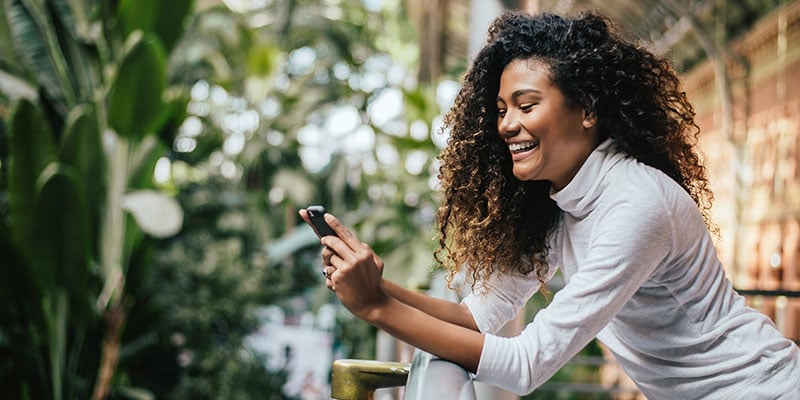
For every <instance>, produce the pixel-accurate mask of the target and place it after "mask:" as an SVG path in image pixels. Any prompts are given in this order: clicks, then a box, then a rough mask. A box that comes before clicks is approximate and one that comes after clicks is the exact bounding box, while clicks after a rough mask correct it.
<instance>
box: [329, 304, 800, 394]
mask: <svg viewBox="0 0 800 400" xmlns="http://www.w3.org/2000/svg"><path fill="white" fill-rule="evenodd" d="M735 290H736V291H737V292H738V293H739V294H741V295H743V296H746V297H751V298H755V297H768V298H769V297H774V298H779V297H785V298H791V299H796V298H800V291H792V290H783V289H779V290H763V289H735ZM584 358H586V357H584ZM590 358H591V360H590V359H589V358H586V359H580V358H576V359H575V360H572V361H571V362H573V363H577V364H591V365H599V366H602V365H601V364H606V363H607V362H608V360H604V359H603V358H602V357H590ZM398 386H405V388H404V390H403V400H423V399H456V400H475V398H476V397H475V388H474V385H473V380H472V377H471V376H470V374H469V373H468V372H467V371H466V370H464V369H463V368H461V367H460V366H458V365H457V364H454V363H452V362H449V361H446V360H442V359H439V358H436V357H434V356H432V355H431V354H428V353H426V352H423V351H421V350H416V351H415V352H414V357H413V359H412V362H411V364H408V363H399V362H386V361H372V360H353V359H344V360H336V361H334V363H333V374H332V380H331V398H332V399H335V400H372V399H373V398H374V394H375V390H376V389H380V388H388V387H398ZM540 390H542V391H555V392H560V391H568V392H579V393H609V394H611V393H616V394H622V393H626V394H630V389H628V388H623V387H618V386H611V387H608V386H605V385H601V384H598V383H580V382H548V383H545V384H544V385H543V386H542V387H541V388H540Z"/></svg>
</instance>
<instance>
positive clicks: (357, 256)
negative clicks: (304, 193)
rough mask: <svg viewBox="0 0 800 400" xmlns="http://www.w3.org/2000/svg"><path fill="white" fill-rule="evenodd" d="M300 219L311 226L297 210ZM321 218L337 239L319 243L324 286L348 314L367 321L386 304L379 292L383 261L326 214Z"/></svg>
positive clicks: (301, 212) (325, 239)
mask: <svg viewBox="0 0 800 400" xmlns="http://www.w3.org/2000/svg"><path fill="white" fill-rule="evenodd" d="M300 216H301V217H302V218H303V219H304V220H305V221H306V223H309V224H310V220H309V219H308V214H307V213H306V212H305V210H300ZM324 217H325V221H326V222H327V223H328V225H330V227H331V229H333V231H334V232H336V234H337V236H338V237H337V236H325V237H323V238H321V239H320V241H321V243H322V244H323V245H324V248H323V250H322V265H323V274H324V275H325V276H326V280H325V284H326V286H327V287H328V288H329V289H331V290H333V291H334V292H335V293H336V296H337V297H338V298H339V300H340V301H341V302H342V304H343V305H344V306H345V307H346V308H347V309H348V310H350V312H352V313H353V314H354V315H356V316H357V317H359V318H362V319H368V318H369V316H370V314H371V313H372V312H373V311H375V310H377V309H378V308H379V307H380V306H382V305H383V304H385V303H386V301H387V300H388V297H387V295H386V294H385V293H384V292H383V289H382V274H383V261H382V260H381V259H380V258H379V257H378V256H377V255H376V254H375V252H374V251H372V249H371V248H370V247H369V245H367V244H366V243H362V242H361V241H360V240H358V238H357V237H356V236H355V234H353V232H351V231H350V230H349V229H347V228H346V227H345V226H344V225H342V223H341V222H339V220H338V219H336V217H334V216H333V215H331V214H329V213H326V214H325V216H324Z"/></svg>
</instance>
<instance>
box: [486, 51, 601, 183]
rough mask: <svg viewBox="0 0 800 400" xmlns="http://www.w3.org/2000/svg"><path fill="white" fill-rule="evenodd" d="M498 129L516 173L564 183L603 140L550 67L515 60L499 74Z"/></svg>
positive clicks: (590, 116)
mask: <svg viewBox="0 0 800 400" xmlns="http://www.w3.org/2000/svg"><path fill="white" fill-rule="evenodd" d="M497 110H498V116H497V131H498V132H499V133H500V137H501V138H503V140H505V142H506V143H507V144H508V149H509V151H510V152H511V158H512V160H513V161H514V176H515V177H516V178H517V179H519V180H521V181H532V180H546V181H550V182H551V183H552V184H553V188H554V189H555V190H561V189H563V188H564V186H566V185H567V184H568V183H569V182H570V181H571V180H572V178H573V177H574V176H575V174H576V173H577V172H578V170H579V169H580V167H581V165H583V162H584V161H586V158H587V157H589V154H590V153H591V152H592V150H593V149H594V148H595V147H596V146H597V144H598V143H599V137H598V136H599V135H598V133H597V129H596V122H597V120H596V117H595V115H594V114H587V113H586V112H585V111H584V110H583V109H581V108H577V107H571V106H568V105H567V104H566V101H565V98H564V95H563V93H562V92H561V89H559V88H558V86H556V85H555V84H553V83H552V81H551V70H550V65H549V64H547V63H545V62H543V61H538V60H515V61H512V62H511V63H509V64H508V65H507V66H506V67H505V69H504V70H503V74H502V75H501V76H500V89H499V91H498V93H497Z"/></svg>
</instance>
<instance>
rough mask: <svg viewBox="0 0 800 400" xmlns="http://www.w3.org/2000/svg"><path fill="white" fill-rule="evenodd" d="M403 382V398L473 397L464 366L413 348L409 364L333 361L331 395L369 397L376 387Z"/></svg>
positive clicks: (346, 399) (354, 399) (339, 399)
mask: <svg viewBox="0 0 800 400" xmlns="http://www.w3.org/2000/svg"><path fill="white" fill-rule="evenodd" d="M403 385H405V390H404V391H403V392H404V394H403V399H404V400H426V399H448V400H449V399H454V400H475V388H474V386H473V384H472V379H471V378H470V376H469V373H468V372H467V371H466V370H464V369H463V368H461V367H460V366H458V365H457V364H454V363H452V362H449V361H445V360H442V359H439V358H436V357H434V356H432V355H430V354H428V353H425V352H423V351H421V350H416V351H415V352H414V358H413V359H412V361H411V364H406V363H398V362H385V361H371V360H352V359H345V360H336V361H334V362H333V375H332V379H331V398H332V399H335V400H371V399H373V398H374V395H375V390H376V389H381V388H387V387H395V386H403Z"/></svg>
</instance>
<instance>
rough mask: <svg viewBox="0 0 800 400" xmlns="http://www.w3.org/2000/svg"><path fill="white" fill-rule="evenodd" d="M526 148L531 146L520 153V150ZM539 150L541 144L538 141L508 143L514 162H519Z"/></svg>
mask: <svg viewBox="0 0 800 400" xmlns="http://www.w3.org/2000/svg"><path fill="white" fill-rule="evenodd" d="M526 146H531V147H530V148H528V149H527V150H524V151H519V149H520V148H525V147H526ZM538 148H539V142H536V141H524V142H514V143H508V150H509V152H510V153H511V159H512V160H513V161H519V160H522V159H524V158H526V157H528V156H529V155H530V154H531V153H533V152H534V151H536V149H538Z"/></svg>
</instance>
